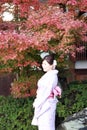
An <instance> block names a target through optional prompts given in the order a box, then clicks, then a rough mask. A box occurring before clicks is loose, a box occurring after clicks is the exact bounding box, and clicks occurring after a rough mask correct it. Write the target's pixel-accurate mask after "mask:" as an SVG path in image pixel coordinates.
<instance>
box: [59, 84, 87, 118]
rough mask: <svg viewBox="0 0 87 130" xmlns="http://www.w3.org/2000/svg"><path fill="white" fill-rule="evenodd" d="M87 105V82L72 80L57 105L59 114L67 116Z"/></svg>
mask: <svg viewBox="0 0 87 130" xmlns="http://www.w3.org/2000/svg"><path fill="white" fill-rule="evenodd" d="M86 107H87V82H84V83H83V82H72V83H70V84H69V85H68V87H67V88H66V89H64V91H63V94H62V98H61V99H59V103H58V105H57V114H58V116H59V117H60V118H61V117H62V118H64V119H65V118H66V117H67V116H69V115H72V114H74V113H76V112H79V111H81V110H82V109H83V108H86Z"/></svg>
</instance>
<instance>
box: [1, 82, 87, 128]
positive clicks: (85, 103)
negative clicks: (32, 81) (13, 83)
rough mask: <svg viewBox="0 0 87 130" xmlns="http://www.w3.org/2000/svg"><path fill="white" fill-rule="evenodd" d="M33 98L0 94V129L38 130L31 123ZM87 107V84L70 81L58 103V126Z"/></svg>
mask: <svg viewBox="0 0 87 130" xmlns="http://www.w3.org/2000/svg"><path fill="white" fill-rule="evenodd" d="M32 103H33V98H24V99H15V98H12V97H11V96H9V97H3V96H0V130H37V127H35V126H32V125H31V120H32V117H33V108H32ZM85 107H87V84H86V83H84V84H83V83H70V84H69V85H68V87H67V88H66V89H64V91H63V94H62V98H61V99H59V103H58V105H57V114H56V115H57V116H56V126H58V124H59V123H60V122H61V121H63V120H64V119H65V118H67V116H69V115H72V114H73V113H76V112H78V111H80V110H82V109H83V108H85Z"/></svg>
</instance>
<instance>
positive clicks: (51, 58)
mask: <svg viewBox="0 0 87 130" xmlns="http://www.w3.org/2000/svg"><path fill="white" fill-rule="evenodd" d="M44 60H46V61H47V62H48V63H49V64H50V65H52V64H53V61H54V54H49V55H46V56H45V57H44V58H43V61H44Z"/></svg>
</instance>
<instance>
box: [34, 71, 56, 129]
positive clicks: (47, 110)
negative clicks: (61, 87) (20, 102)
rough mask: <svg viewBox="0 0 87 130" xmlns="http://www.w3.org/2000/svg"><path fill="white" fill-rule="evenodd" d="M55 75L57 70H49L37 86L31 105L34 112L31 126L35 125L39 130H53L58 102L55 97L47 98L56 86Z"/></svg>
mask: <svg viewBox="0 0 87 130" xmlns="http://www.w3.org/2000/svg"><path fill="white" fill-rule="evenodd" d="M57 74H58V71H57V70H50V71H48V72H47V73H45V74H44V75H43V76H42V77H41V78H40V80H39V81H38V84H37V85H38V89H37V96H36V98H35V100H34V103H33V106H34V107H35V111H34V117H33V120H32V123H31V124H32V125H37V126H38V129H39V130H55V110H56V104H57V102H58V100H57V98H56V97H55V96H54V97H49V96H50V94H51V92H52V90H53V88H55V87H56V86H57V84H58V76H57Z"/></svg>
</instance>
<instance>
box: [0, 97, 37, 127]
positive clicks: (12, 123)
mask: <svg viewBox="0 0 87 130" xmlns="http://www.w3.org/2000/svg"><path fill="white" fill-rule="evenodd" d="M32 101H33V100H32V99H29V98H24V99H14V98H12V97H0V130H37V127H34V126H32V125H31V120H32V117H33V109H32Z"/></svg>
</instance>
